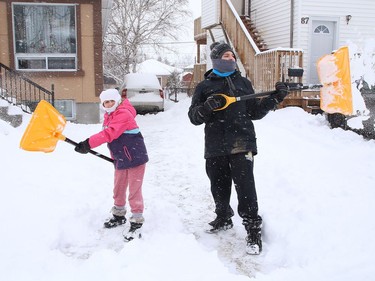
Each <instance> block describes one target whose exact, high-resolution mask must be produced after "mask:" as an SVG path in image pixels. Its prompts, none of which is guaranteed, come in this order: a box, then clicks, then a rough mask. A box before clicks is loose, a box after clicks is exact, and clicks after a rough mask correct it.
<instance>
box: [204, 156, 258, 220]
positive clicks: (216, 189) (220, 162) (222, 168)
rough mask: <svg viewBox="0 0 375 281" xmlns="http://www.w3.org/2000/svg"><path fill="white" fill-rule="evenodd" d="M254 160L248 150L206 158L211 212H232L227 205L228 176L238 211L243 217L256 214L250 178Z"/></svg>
mask: <svg viewBox="0 0 375 281" xmlns="http://www.w3.org/2000/svg"><path fill="white" fill-rule="evenodd" d="M253 171H254V161H253V157H252V154H251V153H238V154H232V155H227V156H219V157H212V158H207V159H206V173H207V176H208V178H209V179H210V182H211V193H212V196H213V199H214V201H215V205H216V209H215V213H216V214H217V216H219V217H223V218H228V217H232V216H233V210H232V208H231V207H230V196H231V187H232V180H233V183H234V186H235V188H236V192H237V199H238V214H239V216H240V217H241V218H242V219H244V220H248V219H256V218H257V217H258V200H257V194H256V189H255V181H254V173H253Z"/></svg>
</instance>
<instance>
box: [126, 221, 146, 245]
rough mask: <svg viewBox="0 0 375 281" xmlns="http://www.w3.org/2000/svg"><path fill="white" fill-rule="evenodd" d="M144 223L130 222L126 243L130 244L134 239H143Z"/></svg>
mask: <svg viewBox="0 0 375 281" xmlns="http://www.w3.org/2000/svg"><path fill="white" fill-rule="evenodd" d="M142 225H143V223H137V222H132V221H130V229H129V231H128V233H126V234H124V239H125V241H126V242H129V241H131V240H133V239H134V238H136V237H138V238H141V237H142V234H141V227H142Z"/></svg>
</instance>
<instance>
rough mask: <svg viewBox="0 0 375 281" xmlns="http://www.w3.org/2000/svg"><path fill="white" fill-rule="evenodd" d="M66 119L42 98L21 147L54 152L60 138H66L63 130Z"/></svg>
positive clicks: (23, 137) (29, 149) (28, 149)
mask: <svg viewBox="0 0 375 281" xmlns="http://www.w3.org/2000/svg"><path fill="white" fill-rule="evenodd" d="M65 124H66V120H65V117H64V116H63V115H61V114H60V113H59V112H58V111H57V110H56V109H55V108H54V107H53V106H52V105H51V104H50V103H48V102H47V101H45V100H41V101H40V102H39V103H38V105H37V107H36V109H35V111H34V113H33V115H32V116H31V119H30V123H29V124H28V126H27V128H26V130H25V132H24V134H23V136H22V139H21V142H20V147H21V148H22V149H24V150H27V151H42V152H52V151H54V150H55V148H56V145H57V142H58V141H59V140H65V137H64V136H63V135H62V131H63V130H64V128H65Z"/></svg>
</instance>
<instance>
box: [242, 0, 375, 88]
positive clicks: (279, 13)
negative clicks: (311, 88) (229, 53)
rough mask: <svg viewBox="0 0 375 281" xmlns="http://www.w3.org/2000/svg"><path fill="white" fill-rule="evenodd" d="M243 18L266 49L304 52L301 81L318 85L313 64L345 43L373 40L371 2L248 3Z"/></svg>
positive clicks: (256, 0)
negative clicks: (294, 49) (289, 49)
mask: <svg viewBox="0 0 375 281" xmlns="http://www.w3.org/2000/svg"><path fill="white" fill-rule="evenodd" d="M244 2H248V4H249V5H250V6H249V7H247V8H248V11H250V12H248V13H247V15H248V16H249V17H250V19H251V21H252V22H254V23H255V25H256V28H257V30H258V32H259V34H261V36H262V38H263V39H264V41H265V42H266V43H267V45H268V48H270V49H271V48H277V47H289V48H300V49H303V51H304V56H303V58H304V59H303V65H304V69H305V75H304V81H305V82H306V83H308V84H315V83H319V80H318V76H317V72H316V61H317V60H318V59H319V58H320V57H322V56H323V55H326V54H330V53H331V52H332V51H333V50H336V49H338V48H339V47H342V46H345V45H347V44H348V42H353V43H355V44H358V45H363V43H364V42H365V41H366V39H369V38H374V37H375V28H374V26H375V17H374V14H375V2H374V1H373V0H357V1H351V0H324V1H319V0H294V1H290V0H278V1H270V0H268V1H265V0H251V1H244Z"/></svg>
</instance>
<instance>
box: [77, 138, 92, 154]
mask: <svg viewBox="0 0 375 281" xmlns="http://www.w3.org/2000/svg"><path fill="white" fill-rule="evenodd" d="M74 150H75V151H77V152H79V153H82V154H86V153H88V152H89V151H90V145H89V139H87V140H85V141H81V142H80V143H78V144H77V145H76V147H75V148H74Z"/></svg>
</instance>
